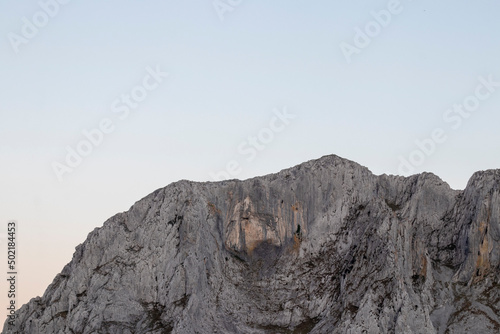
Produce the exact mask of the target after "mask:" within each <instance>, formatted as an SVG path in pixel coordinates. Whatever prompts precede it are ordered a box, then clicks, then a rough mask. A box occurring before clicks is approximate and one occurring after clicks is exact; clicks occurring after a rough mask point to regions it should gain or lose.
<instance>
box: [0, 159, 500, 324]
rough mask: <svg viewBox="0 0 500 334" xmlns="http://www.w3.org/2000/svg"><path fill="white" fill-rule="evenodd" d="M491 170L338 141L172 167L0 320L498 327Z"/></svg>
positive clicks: (498, 211) (496, 206)
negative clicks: (389, 166) (459, 175)
mask: <svg viewBox="0 0 500 334" xmlns="http://www.w3.org/2000/svg"><path fill="white" fill-rule="evenodd" d="M499 244H500V170H488V171H482V172H477V173H475V174H474V175H473V176H472V177H471V179H470V181H469V183H468V185H467V187H466V189H465V190H463V191H457V190H452V189H450V187H449V186H448V185H447V184H446V183H445V182H443V181H442V180H441V179H440V178H438V177H437V176H435V175H433V174H430V173H423V174H419V175H413V176H410V177H401V176H388V175H380V176H376V175H373V174H372V173H371V172H370V171H369V170H368V169H367V168H365V167H363V166H360V165H358V164H356V163H354V162H352V161H349V160H346V159H342V158H340V157H337V156H334V155H332V156H326V157H323V158H321V159H318V160H313V161H309V162H306V163H303V164H301V165H298V166H296V167H293V168H289V169H286V170H283V171H281V172H279V173H276V174H271V175H266V176H263V177H257V178H253V179H249V180H245V181H239V180H230V181H222V182H215V183H210V182H207V183H197V182H190V181H179V182H176V183H173V184H170V185H168V186H167V187H165V188H162V189H158V190H156V191H155V192H153V193H152V194H150V195H148V196H146V197H145V198H143V199H142V200H140V201H138V202H137V203H135V204H134V205H133V206H132V207H131V208H130V210H129V211H127V212H124V213H119V214H117V215H115V216H113V217H112V218H110V219H109V220H107V221H106V222H105V223H104V225H103V226H102V227H101V228H98V229H95V230H94V231H92V232H91V233H90V234H89V236H88V238H87V240H86V241H85V242H84V243H83V244H81V245H79V246H78V247H77V248H76V251H75V254H74V256H73V259H72V261H71V262H70V263H69V264H68V265H66V267H65V268H64V269H63V271H62V272H61V273H60V274H58V275H57V276H56V278H55V279H54V281H53V283H52V284H51V285H50V286H49V287H48V288H47V290H46V292H45V293H44V295H43V296H42V297H37V298H33V299H32V300H31V301H30V302H29V303H28V304H26V305H24V306H23V307H22V308H21V309H20V310H18V312H17V314H18V319H17V322H16V327H15V328H9V327H8V325H7V323H6V324H5V325H4V330H3V333H32V334H38V333H40V334H42V333H43V334H48V333H68V334H69V333H71V334H77V333H78V334H90V333H158V334H160V333H176V334H177V333H178V334H180V333H190V334H191V333H252V334H254V333H255V334H257V333H296V334H298V333H339V334H340V333H352V334H354V333H370V334H371V333H373V334H375V333H408V334H409V333H425V334H427V333H436V334H445V333H498V332H500V245H499Z"/></svg>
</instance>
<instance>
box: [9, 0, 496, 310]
mask: <svg viewBox="0 0 500 334" xmlns="http://www.w3.org/2000/svg"><path fill="white" fill-rule="evenodd" d="M499 12H500V3H499V2H498V1H496V0H485V1H480V2H479V1H476V2H472V1H465V0H458V1H457V0H453V1H451V0H443V1H430V0H420V1H410V0H401V1H395V0H391V1H366V0H365V1H354V0H353V1H342V2H341V1H314V2H311V1H304V0H302V1H300V0H297V1H284V0H275V1H264V0H216V1H212V0H204V1H187V0H185V1H165V0H164V1H159V0H150V1H137V0H136V1H131V0H120V1H118V0H109V1H95V0H86V1H77V0H72V1H68V0H64V1H63V0H58V1H56V0H41V1H40V2H38V1H27V0H19V1H2V2H1V3H0V37H1V38H0V97H1V98H0V116H1V119H0V154H1V155H0V157H1V163H0V188H1V191H0V221H1V222H2V226H4V227H3V230H1V231H0V237H1V238H2V240H1V241H2V245H3V246H2V249H4V248H5V230H6V228H7V227H6V225H7V222H8V220H9V219H15V220H17V221H18V224H19V234H18V237H19V246H18V253H19V256H18V260H19V285H18V292H19V299H18V303H25V302H26V301H27V300H29V298H31V297H34V296H36V295H41V294H42V293H43V292H44V290H45V288H46V287H47V286H48V284H49V283H50V282H51V281H52V279H53V278H54V277H55V275H56V274H57V273H58V272H60V271H61V269H62V268H63V266H64V265H65V264H66V263H67V262H69V261H70V259H71V256H72V254H73V251H74V247H75V246H76V245H78V244H79V243H81V242H83V241H84V240H85V238H86V236H87V234H88V233H89V232H90V231H91V230H92V229H93V228H95V227H98V226H101V225H102V223H103V222H104V221H105V220H106V219H107V218H109V217H110V216H112V215H113V214H115V213H117V212H121V211H125V210H127V209H128V208H129V207H130V206H131V205H132V204H133V203H134V202H135V201H137V200H139V199H140V198H142V197H144V196H145V195H147V194H148V193H150V192H152V191H154V190H155V189H157V188H160V187H164V186H166V185H167V184H169V183H171V182H173V181H177V180H179V179H190V180H197V181H208V180H213V179H214V178H218V177H222V176H223V175H224V174H226V175H229V176H231V177H232V178H239V179H245V178H249V177H252V176H257V175H263V174H267V173H271V172H277V171H279V170H280V169H283V168H286V167H291V166H293V165H296V164H298V163H301V162H304V161H307V160H310V159H315V158H319V157H321V156H323V155H327V154H337V155H339V156H342V157H345V158H348V159H351V160H354V161H357V162H359V163H360V164H362V165H364V166H367V167H368V168H369V169H370V170H372V171H373V172H374V173H375V174H383V173H387V174H405V175H409V174H412V173H418V172H422V171H430V172H433V173H435V174H437V175H439V176H440V177H441V178H443V179H444V180H445V181H446V182H448V183H449V184H450V185H451V186H452V187H453V188H456V189H463V188H464V187H465V185H466V183H467V180H468V178H469V177H470V176H471V174H472V173H473V172H474V171H476V170H482V169H489V168H500V155H499V148H500V131H499V127H500V69H499V64H500V33H499V32H500V20H498V13H499ZM167 73H168V75H167ZM417 142H418V143H417ZM403 161H404V162H403ZM2 252H3V253H4V255H0V261H2V263H4V262H6V257H7V255H6V252H5V251H2ZM2 256H3V259H4V260H5V261H4V260H1V259H2ZM1 268H4V267H3V266H2V267H1ZM4 271H5V272H6V271H7V270H6V268H4ZM3 284H4V285H2V286H0V288H1V289H3V290H5V291H7V286H6V283H3ZM0 295H1V296H2V298H0V303H3V304H5V305H7V303H8V300H7V298H6V297H5V296H6V293H4V292H1V291H0ZM0 309H2V310H3V309H5V308H4V307H0Z"/></svg>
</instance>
